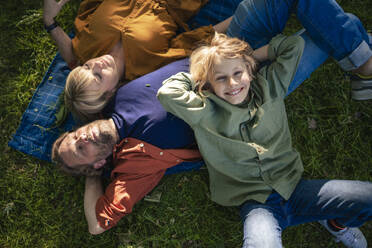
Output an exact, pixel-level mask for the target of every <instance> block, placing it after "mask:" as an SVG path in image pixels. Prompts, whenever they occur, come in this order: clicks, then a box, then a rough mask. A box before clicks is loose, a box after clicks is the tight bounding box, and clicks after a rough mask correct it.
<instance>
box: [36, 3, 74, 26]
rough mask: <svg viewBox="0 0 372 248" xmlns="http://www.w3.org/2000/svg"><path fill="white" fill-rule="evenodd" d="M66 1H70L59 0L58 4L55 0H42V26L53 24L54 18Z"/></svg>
mask: <svg viewBox="0 0 372 248" xmlns="http://www.w3.org/2000/svg"><path fill="white" fill-rule="evenodd" d="M68 1H70V0H61V1H59V2H57V1H56V0H44V11H43V19H44V24H45V25H47V26H49V25H51V24H52V23H53V22H54V18H55V17H56V16H57V15H58V13H59V12H60V11H61V9H62V7H63V5H65V4H66V3H67V2H68Z"/></svg>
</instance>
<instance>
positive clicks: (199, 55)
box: [190, 33, 256, 96]
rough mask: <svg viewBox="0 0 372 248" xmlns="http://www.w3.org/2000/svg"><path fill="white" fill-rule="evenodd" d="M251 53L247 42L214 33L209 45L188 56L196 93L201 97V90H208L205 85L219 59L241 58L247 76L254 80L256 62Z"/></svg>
mask: <svg viewBox="0 0 372 248" xmlns="http://www.w3.org/2000/svg"><path fill="white" fill-rule="evenodd" d="M252 52H253V49H252V47H251V46H250V45H249V44H248V43H247V42H245V41H242V40H240V39H238V38H230V37H228V36H227V35H225V34H221V33H215V35H214V37H213V39H212V41H211V42H210V44H209V45H204V46H201V47H199V48H197V49H196V50H195V51H193V53H192V54H191V56H190V73H191V76H192V78H193V80H194V83H195V89H196V90H197V92H198V93H199V94H200V95H202V96H203V93H202V90H209V87H208V85H207V83H208V81H209V80H210V79H211V78H212V75H214V73H215V69H214V65H215V64H216V63H217V62H218V61H220V60H221V59H235V58H241V59H242V60H243V62H244V63H245V65H246V68H247V71H248V74H249V76H250V77H251V78H254V73H255V70H256V61H255V59H254V58H253V57H252V56H251V55H252Z"/></svg>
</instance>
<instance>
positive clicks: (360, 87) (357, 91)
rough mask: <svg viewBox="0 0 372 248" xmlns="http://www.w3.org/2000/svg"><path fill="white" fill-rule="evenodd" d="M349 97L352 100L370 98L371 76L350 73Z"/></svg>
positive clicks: (371, 89) (371, 95)
mask: <svg viewBox="0 0 372 248" xmlns="http://www.w3.org/2000/svg"><path fill="white" fill-rule="evenodd" d="M350 81H351V98H353V99H354V100H370V99H372V76H370V77H363V76H360V75H358V74H352V75H350Z"/></svg>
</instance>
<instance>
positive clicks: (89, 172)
mask: <svg viewBox="0 0 372 248" xmlns="http://www.w3.org/2000/svg"><path fill="white" fill-rule="evenodd" d="M69 133H70V132H65V133H63V134H62V135H61V136H60V137H59V138H58V139H57V140H56V141H55V142H54V144H53V147H52V161H53V162H54V163H55V164H56V166H57V168H58V169H59V170H61V171H62V172H64V173H65V174H67V175H71V176H99V175H101V174H102V170H103V168H100V169H95V168H93V165H91V164H82V165H79V166H77V167H75V168H73V167H70V166H68V165H67V164H66V163H65V161H63V159H62V157H61V155H60V154H59V152H58V151H59V147H60V145H61V143H62V142H63V141H64V139H65V138H66V137H67V135H68V134H69Z"/></svg>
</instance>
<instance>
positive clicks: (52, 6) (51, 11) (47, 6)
mask: <svg viewBox="0 0 372 248" xmlns="http://www.w3.org/2000/svg"><path fill="white" fill-rule="evenodd" d="M68 1H70V0H61V1H59V2H57V1H56V0H44V12H43V20H44V24H45V26H50V25H52V24H53V23H54V22H55V21H54V18H55V17H56V16H57V15H58V13H59V12H60V11H61V9H62V7H63V5H65V4H66V3H67V2H68ZM50 35H51V36H52V39H53V40H54V41H55V42H56V44H57V47H58V50H59V52H60V54H61V56H62V58H63V59H64V60H65V61H66V63H67V64H68V65H69V67H70V68H71V69H72V68H74V67H75V66H77V64H78V63H77V62H78V61H77V59H76V57H75V55H74V53H73V51H72V42H71V38H70V37H69V36H68V35H67V34H66V33H65V32H64V31H63V29H62V28H61V27H59V26H57V27H56V28H54V29H53V30H51V31H50Z"/></svg>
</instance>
